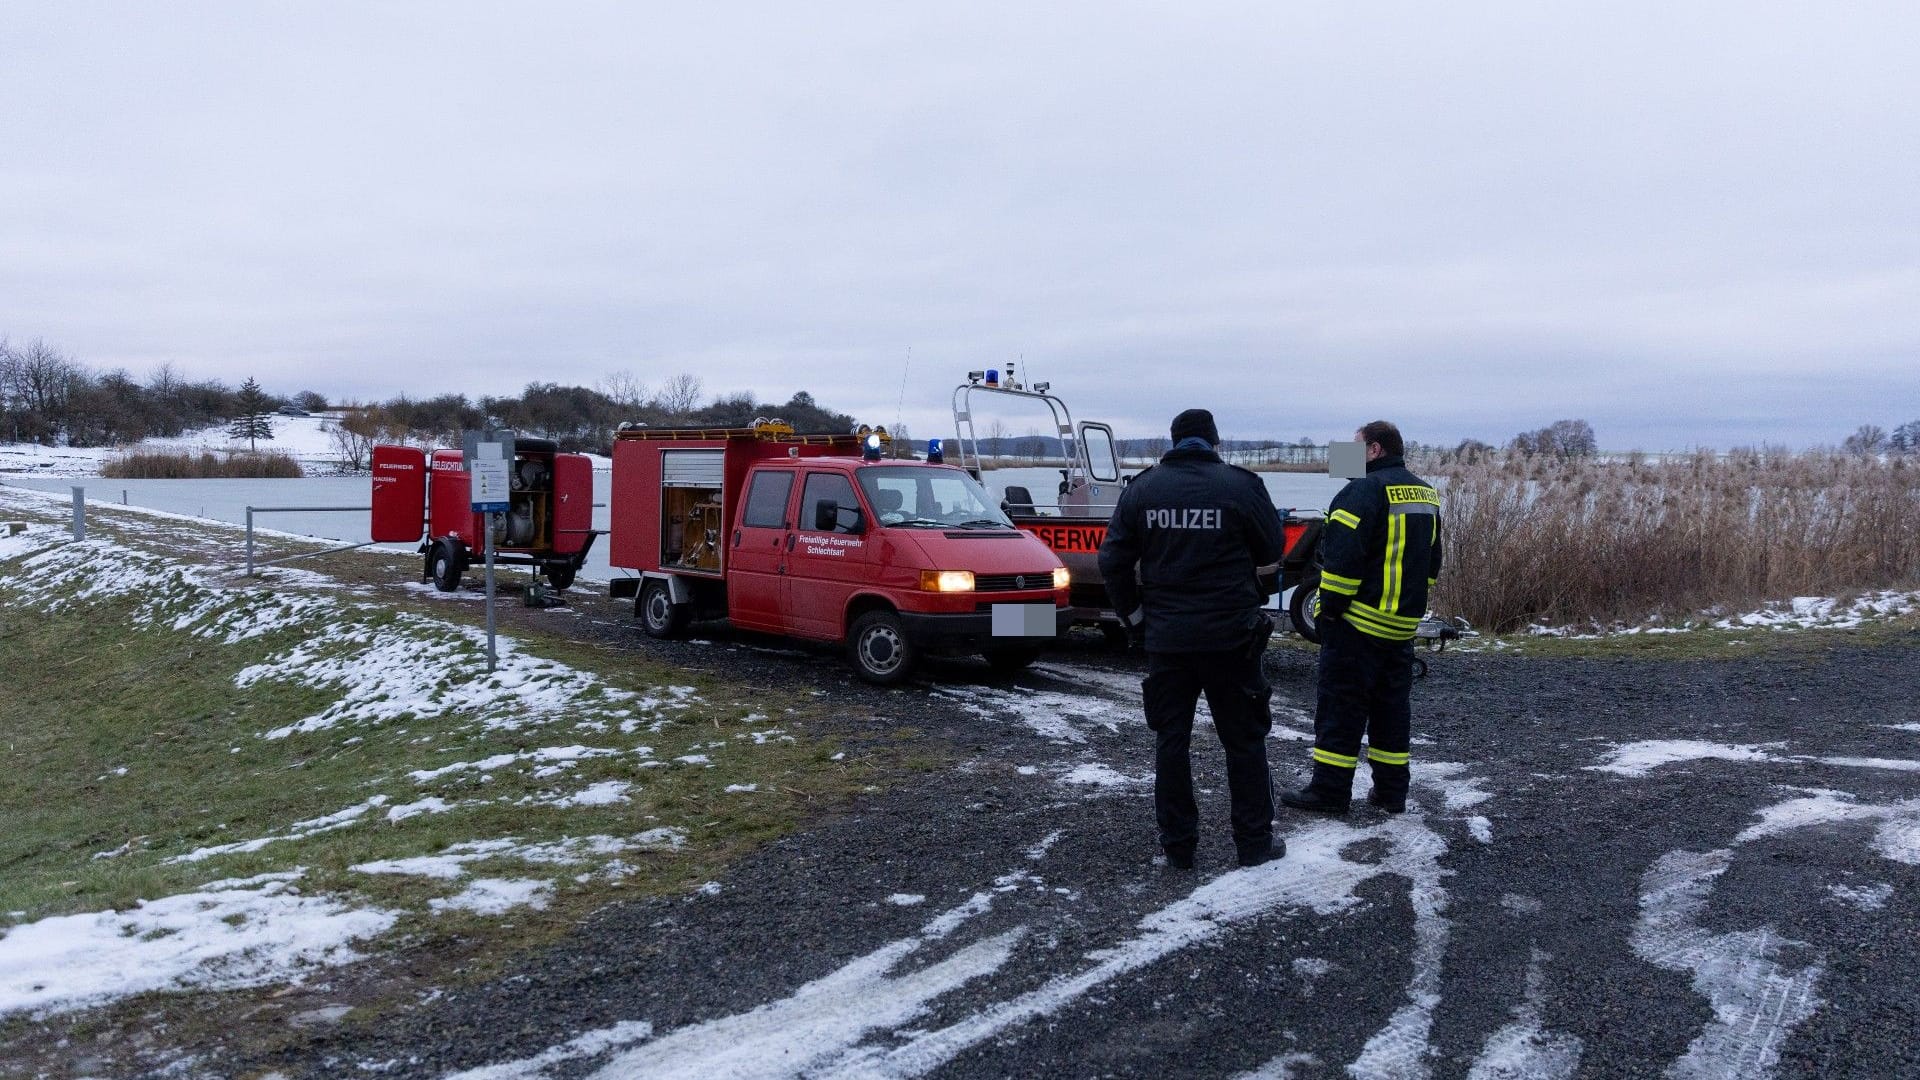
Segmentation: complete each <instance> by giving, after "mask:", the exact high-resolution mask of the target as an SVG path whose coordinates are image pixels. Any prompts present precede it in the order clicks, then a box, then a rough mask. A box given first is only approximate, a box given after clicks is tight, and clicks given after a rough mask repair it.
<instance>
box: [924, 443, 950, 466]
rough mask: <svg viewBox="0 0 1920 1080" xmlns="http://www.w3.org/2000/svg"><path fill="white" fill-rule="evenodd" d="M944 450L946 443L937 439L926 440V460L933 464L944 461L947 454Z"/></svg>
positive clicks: (943, 462)
mask: <svg viewBox="0 0 1920 1080" xmlns="http://www.w3.org/2000/svg"><path fill="white" fill-rule="evenodd" d="M945 450H946V444H944V443H942V442H941V441H940V440H939V439H928V440H927V460H928V461H930V462H932V463H933V464H935V465H942V464H945V463H946V460H947V455H946V453H945Z"/></svg>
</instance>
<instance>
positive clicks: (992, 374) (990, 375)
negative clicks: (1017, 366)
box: [987, 368, 1000, 386]
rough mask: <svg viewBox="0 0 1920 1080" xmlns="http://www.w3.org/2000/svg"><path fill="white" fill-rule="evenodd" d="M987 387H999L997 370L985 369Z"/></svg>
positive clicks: (998, 370)
mask: <svg viewBox="0 0 1920 1080" xmlns="http://www.w3.org/2000/svg"><path fill="white" fill-rule="evenodd" d="M987 385H988V386H999V385H1000V369H999V368H988V369H987Z"/></svg>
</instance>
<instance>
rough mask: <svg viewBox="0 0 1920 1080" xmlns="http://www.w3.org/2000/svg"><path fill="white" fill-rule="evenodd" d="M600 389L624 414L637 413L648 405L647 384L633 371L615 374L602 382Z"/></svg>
mask: <svg viewBox="0 0 1920 1080" xmlns="http://www.w3.org/2000/svg"><path fill="white" fill-rule="evenodd" d="M598 389H599V391H600V392H601V393H602V394H605V395H606V396H607V400H608V401H611V402H613V403H614V404H615V405H617V406H619V407H620V409H621V410H622V411H624V412H628V413H637V412H639V411H640V410H641V409H642V408H644V407H645V406H646V404H647V384H646V383H643V382H641V381H640V379H639V377H638V376H636V375H635V374H634V373H633V372H631V371H616V372H614V373H613V374H611V375H609V376H607V377H606V378H605V379H603V380H601V383H600V386H599V387H598Z"/></svg>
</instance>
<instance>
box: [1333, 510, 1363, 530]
mask: <svg viewBox="0 0 1920 1080" xmlns="http://www.w3.org/2000/svg"><path fill="white" fill-rule="evenodd" d="M1327 520H1328V521H1331V522H1333V523H1334V524H1336V525H1345V526H1346V527H1347V528H1349V529H1358V528H1359V527H1360V515H1359V514H1356V513H1354V512H1353V511H1351V510H1335V511H1334V512H1333V513H1331V514H1328V515H1327Z"/></svg>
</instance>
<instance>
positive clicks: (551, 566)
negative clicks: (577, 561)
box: [543, 563, 575, 592]
mask: <svg viewBox="0 0 1920 1080" xmlns="http://www.w3.org/2000/svg"><path fill="white" fill-rule="evenodd" d="M543 569H545V570H546V572H547V584H549V585H551V586H553V591H554V592H566V591H567V586H569V585H572V584H573V575H574V572H575V570H574V565H573V564H572V563H548V564H547V565H546V566H545V567H543Z"/></svg>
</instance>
